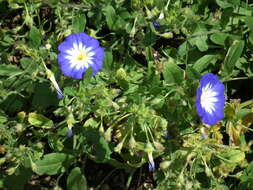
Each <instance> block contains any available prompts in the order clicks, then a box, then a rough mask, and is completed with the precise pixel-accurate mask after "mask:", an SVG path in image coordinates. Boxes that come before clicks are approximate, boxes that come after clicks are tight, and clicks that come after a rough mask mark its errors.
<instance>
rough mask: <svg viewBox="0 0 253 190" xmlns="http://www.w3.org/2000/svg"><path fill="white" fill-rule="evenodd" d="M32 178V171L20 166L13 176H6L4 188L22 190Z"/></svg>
mask: <svg viewBox="0 0 253 190" xmlns="http://www.w3.org/2000/svg"><path fill="white" fill-rule="evenodd" d="M31 176H32V171H31V169H30V168H29V169H28V168H25V167H23V166H21V167H20V168H18V169H17V170H16V171H15V173H14V174H13V175H10V176H7V177H6V178H5V179H4V186H5V187H7V188H8V189H9V190H16V189H19V190H23V189H24V186H25V184H27V183H28V181H29V180H30V178H31Z"/></svg>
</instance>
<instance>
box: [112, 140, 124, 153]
mask: <svg viewBox="0 0 253 190" xmlns="http://www.w3.org/2000/svg"><path fill="white" fill-rule="evenodd" d="M123 144H124V139H123V140H122V141H121V142H120V143H119V144H118V145H117V146H116V147H115V148H114V151H115V152H118V153H120V152H121V149H122V147H123Z"/></svg>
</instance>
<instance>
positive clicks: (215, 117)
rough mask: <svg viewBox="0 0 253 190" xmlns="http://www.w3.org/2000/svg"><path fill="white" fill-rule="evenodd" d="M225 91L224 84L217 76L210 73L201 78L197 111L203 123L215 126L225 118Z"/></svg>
mask: <svg viewBox="0 0 253 190" xmlns="http://www.w3.org/2000/svg"><path fill="white" fill-rule="evenodd" d="M224 90H225V88H224V85H223V83H222V82H221V81H220V80H219V78H218V77H217V76H216V75H214V74H212V73H208V74H205V75H203V76H202V77H201V79H200V87H199V88H198V89H197V97H196V109H197V113H198V115H199V116H200V118H201V120H202V121H203V123H205V124H207V125H214V124H216V123H217V122H218V121H220V120H222V119H223V118H224V105H225V95H224Z"/></svg>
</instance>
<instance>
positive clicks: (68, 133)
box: [66, 129, 73, 138]
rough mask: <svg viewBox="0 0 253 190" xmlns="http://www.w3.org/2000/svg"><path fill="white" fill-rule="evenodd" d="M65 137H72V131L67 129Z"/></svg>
mask: <svg viewBox="0 0 253 190" xmlns="http://www.w3.org/2000/svg"><path fill="white" fill-rule="evenodd" d="M66 136H67V137H68V138H70V137H72V136H73V131H72V129H68V132H67V134H66Z"/></svg>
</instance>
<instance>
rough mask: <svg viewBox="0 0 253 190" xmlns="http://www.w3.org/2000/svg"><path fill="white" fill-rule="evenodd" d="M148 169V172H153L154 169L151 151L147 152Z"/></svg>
mask: <svg viewBox="0 0 253 190" xmlns="http://www.w3.org/2000/svg"><path fill="white" fill-rule="evenodd" d="M148 160H149V162H148V170H149V171H150V172H154V171H155V162H154V159H153V156H152V153H148Z"/></svg>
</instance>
